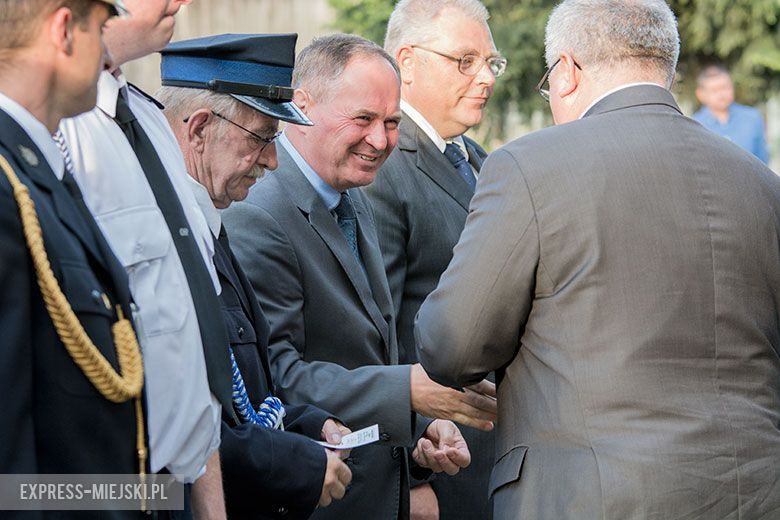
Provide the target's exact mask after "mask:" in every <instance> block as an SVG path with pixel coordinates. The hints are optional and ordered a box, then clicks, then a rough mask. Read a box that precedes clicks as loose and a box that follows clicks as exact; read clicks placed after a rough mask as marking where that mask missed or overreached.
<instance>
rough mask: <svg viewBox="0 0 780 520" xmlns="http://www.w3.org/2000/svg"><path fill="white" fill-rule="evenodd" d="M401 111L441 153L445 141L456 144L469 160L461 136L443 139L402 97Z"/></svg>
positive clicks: (475, 172) (445, 143) (472, 169)
mask: <svg viewBox="0 0 780 520" xmlns="http://www.w3.org/2000/svg"><path fill="white" fill-rule="evenodd" d="M401 111H402V112H403V113H404V115H405V116H407V117H409V119H411V120H412V121H414V123H415V124H416V125H417V126H418V127H420V130H422V131H423V133H425V135H427V136H428V139H430V140H431V142H433V144H434V145H435V146H436V148H438V149H439V151H440V152H441V153H444V149H445V148H446V147H447V143H452V144H456V145H458V148H460V151H461V152H463V155H465V156H466V161H468V160H469V151H468V150H467V149H466V143H465V142H464V141H463V136H461V135H459V136H457V137H453V138H452V139H450V140H449V141H445V140H444V138H443V137H442V136H440V135H439V132H437V131H436V129H435V128H433V126H432V125H431V124H430V123H429V122H428V120H427V119H425V116H423V115H422V114H421V113H420V112H418V111H417V109H416V108H414V107H413V106H412V105H410V104H409V103H407V102H406V101H404V100H403V99H402V100H401ZM469 166H471V163H469ZM471 171H473V172H474V175H477V174H478V173H479V172H477V171H476V170H475V169H474V167H473V166H471Z"/></svg>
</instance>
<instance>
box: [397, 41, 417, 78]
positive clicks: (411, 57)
mask: <svg viewBox="0 0 780 520" xmlns="http://www.w3.org/2000/svg"><path fill="white" fill-rule="evenodd" d="M395 61H396V63H398V68H399V69H400V71H401V83H402V84H407V85H408V84H409V83H411V82H412V80H413V79H414V68H415V66H416V65H417V55H416V54H415V53H414V49H413V48H412V47H410V46H408V45H405V46H403V47H401V48H400V49H398V52H396V53H395Z"/></svg>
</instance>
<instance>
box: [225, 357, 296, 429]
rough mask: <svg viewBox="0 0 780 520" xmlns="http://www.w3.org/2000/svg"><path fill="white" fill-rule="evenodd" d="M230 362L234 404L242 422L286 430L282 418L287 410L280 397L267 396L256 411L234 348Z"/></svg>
mask: <svg viewBox="0 0 780 520" xmlns="http://www.w3.org/2000/svg"><path fill="white" fill-rule="evenodd" d="M230 362H231V364H232V365H233V367H232V376H233V406H234V408H235V409H236V412H237V413H238V417H239V418H240V419H241V422H243V423H250V424H257V425H258V426H262V427H263V428H268V429H269V430H279V429H281V430H284V423H283V421H282V419H284V416H285V415H286V412H285V410H284V405H283V404H282V401H281V400H279V398H278V397H274V396H272V395H269V396H268V397H266V398H265V400H264V401H263V402H262V404H261V405H260V407H259V408H258V409H257V411H255V409H254V407H253V406H252V403H251V401H250V400H249V395H248V394H247V392H246V386H244V378H243V377H242V376H241V371H240V370H239V369H238V363H236V358H235V356H234V355H233V350H231V351H230Z"/></svg>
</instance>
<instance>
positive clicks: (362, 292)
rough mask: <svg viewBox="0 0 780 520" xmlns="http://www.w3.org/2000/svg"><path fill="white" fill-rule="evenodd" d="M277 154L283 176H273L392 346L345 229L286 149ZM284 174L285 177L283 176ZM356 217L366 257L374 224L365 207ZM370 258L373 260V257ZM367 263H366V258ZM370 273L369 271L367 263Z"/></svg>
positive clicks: (362, 250) (356, 209) (280, 149)
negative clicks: (369, 230)
mask: <svg viewBox="0 0 780 520" xmlns="http://www.w3.org/2000/svg"><path fill="white" fill-rule="evenodd" d="M277 150H278V151H277V155H278V160H279V171H280V173H279V174H272V175H277V177H276V178H277V180H278V181H279V182H281V183H282V184H283V185H284V186H285V190H286V191H287V193H288V195H289V196H290V199H292V201H293V202H294V203H295V204H296V206H298V208H299V209H300V210H301V212H302V213H303V214H304V216H305V217H306V218H307V220H308V222H309V224H310V225H311V227H312V229H313V230H314V231H315V232H316V233H317V234H318V235H319V237H320V238H321V239H322V241H323V242H324V243H325V245H326V246H328V249H330V251H331V253H332V254H333V256H334V257H335V258H336V261H337V262H338V263H339V265H340V266H341V269H342V270H343V271H344V274H345V275H346V276H347V278H348V279H349V281H350V283H351V284H352V286H353V287H354V289H355V291H356V292H357V295H358V298H359V299H360V302H361V303H362V304H363V306H364V307H365V309H366V312H368V314H369V316H370V317H371V320H372V321H373V322H374V325H376V327H377V329H378V330H379V332H380V333H381V335H382V338H383V339H384V340H385V343H386V344H389V339H388V326H387V323H386V322H385V320H384V318H383V317H382V313H381V312H380V310H379V308H378V306H377V303H376V301H374V296H373V292H372V290H371V286H370V285H369V280H368V278H367V277H366V273H364V271H363V267H362V266H361V265H360V264H359V263H358V261H357V259H356V258H355V256H354V255H353V254H352V251H351V250H350V248H349V245H348V244H347V241H346V240H345V239H344V235H343V234H342V233H341V229H339V225H338V223H337V222H336V219H335V218H334V216H333V215H332V214H331V213H330V211H328V208H327V207H325V203H324V202H323V201H322V198H321V197H320V196H319V194H318V193H317V191H316V190H315V189H314V187H312V185H311V184H310V183H309V181H308V180H307V179H306V176H305V175H304V174H303V172H302V171H301V170H300V168H298V166H297V165H296V164H295V161H293V160H292V158H291V157H290V155H289V154H288V153H287V151H286V150H285V149H284V147H283V146H280V147H278V149H277ZM281 172H285V173H284V174H281ZM355 198H356V197H355ZM353 200H354V198H353ZM355 213H356V215H357V218H358V236H359V241H360V242H359V247H360V248H361V254H366V253H364V245H365V250H366V251H367V250H368V249H370V247H369V246H368V244H367V243H366V242H365V238H364V236H365V235H366V231H365V230H366V225H370V223H369V224H367V222H370V221H368V219H367V216H366V215H365V210H364V209H363V208H362V205H360V212H359V213H358V208H357V207H356V208H355ZM368 254H369V256H371V255H372V254H373V253H368ZM364 262H366V259H365V258H364ZM372 264H373V262H372ZM366 269H367V270H368V263H367V262H366Z"/></svg>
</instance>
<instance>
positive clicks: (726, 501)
mask: <svg viewBox="0 0 780 520" xmlns="http://www.w3.org/2000/svg"><path fill="white" fill-rule="evenodd" d="M679 50H680V46H679V36H678V33H677V25H676V20H675V17H674V14H673V13H672V11H671V9H670V8H669V5H668V4H667V3H666V2H665V1H663V0H564V1H563V2H561V4H559V5H558V7H556V8H555V10H553V12H552V14H551V15H550V19H549V21H548V23H547V30H546V37H545V51H546V53H545V54H546V56H545V58H546V61H547V65H548V69H547V72H546V73H545V75H544V76H543V77H542V78H541V81H540V82H539V85H538V87H537V88H538V89H539V91H540V93H541V94H542V95H543V97H544V98H545V99H549V102H550V109H551V111H552V114H553V119H554V120H555V122H556V126H554V127H552V128H547V129H545V130H542V131H539V132H536V133H534V134H530V135H528V136H525V137H522V138H520V139H517V140H515V141H513V142H511V143H509V144H508V145H506V146H505V147H503V148H502V149H500V150H498V151H496V152H494V153H493V154H492V155H491V156H490V157H488V159H487V161H486V162H485V164H484V165H483V167H482V171H481V173H480V178H479V182H478V183H477V190H476V193H475V194H474V198H473V200H472V202H471V212H470V213H469V217H468V219H467V220H466V226H465V228H464V230H463V235H462V236H461V238H460V241H459V242H458V245H457V246H455V252H454V256H453V259H452V262H451V263H450V265H449V267H448V268H447V270H446V271H445V272H444V274H443V275H442V278H441V281H440V282H439V286H438V287H437V288H436V290H434V291H433V292H432V293H431V295H430V296H429V297H428V298H427V299H426V300H425V302H424V303H423V305H422V307H421V308H420V312H419V314H418V317H417V324H416V327H417V328H416V334H417V339H418V354H419V356H420V361H421V362H422V364H423V366H424V367H425V368H426V370H428V371H429V373H430V374H431V377H433V378H434V379H435V380H437V381H441V382H442V383H444V384H448V385H452V386H453V387H460V386H461V385H467V384H469V383H471V382H473V381H475V380H478V379H479V378H480V377H483V375H484V374H486V373H487V372H489V371H490V370H499V369H500V370H499V374H498V375H497V381H498V402H499V421H498V428H497V432H496V444H497V448H498V449H497V450H496V456H497V460H496V463H495V467H494V469H493V475H492V477H491V480H490V487H491V492H492V493H493V494H494V495H493V500H494V517H495V518H497V519H501V520H503V519H506V520H509V519H512V520H514V519H517V518H555V519H569V518H570V519H577V520H579V519H583V518H600V519H621V520H622V519H649V518H688V519H710V518H723V519H725V518H751V519H759V518H761V519H770V518H778V514H780V323H779V322H778V316H780V247H779V245H780V179H778V177H777V176H776V175H775V174H774V173H773V172H772V171H770V170H769V169H768V168H766V166H765V165H764V164H763V163H761V161H759V160H758V159H756V158H755V157H753V156H751V155H750V154H748V153H746V152H744V151H743V150H741V149H740V148H739V147H738V146H736V145H735V144H733V143H730V142H728V141H727V140H725V139H723V138H721V137H719V136H716V135H714V134H713V133H711V132H709V131H708V130H705V129H704V128H703V127H702V126H701V125H699V124H698V123H696V122H695V121H693V120H691V119H689V118H687V117H685V116H684V115H683V114H682V112H681V111H680V108H679V107H678V106H677V103H675V100H674V97H673V96H672V94H671V93H670V92H669V88H670V87H671V85H672V83H673V80H674V74H675V66H676V64H677V57H678V55H679ZM548 81H549V84H548Z"/></svg>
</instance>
